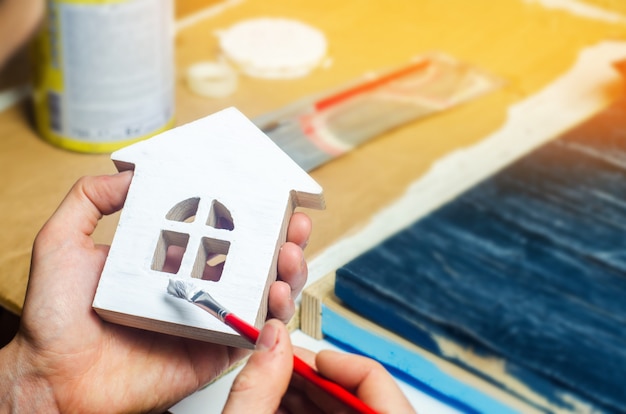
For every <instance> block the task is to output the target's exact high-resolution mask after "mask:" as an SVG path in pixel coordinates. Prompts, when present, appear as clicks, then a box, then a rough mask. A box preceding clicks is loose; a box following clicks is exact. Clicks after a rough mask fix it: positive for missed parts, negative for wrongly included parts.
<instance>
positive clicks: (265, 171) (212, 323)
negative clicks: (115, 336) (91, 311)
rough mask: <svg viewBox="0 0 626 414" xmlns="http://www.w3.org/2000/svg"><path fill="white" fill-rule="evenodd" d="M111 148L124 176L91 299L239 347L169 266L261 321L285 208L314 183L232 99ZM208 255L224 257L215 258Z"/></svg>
mask: <svg viewBox="0 0 626 414" xmlns="http://www.w3.org/2000/svg"><path fill="white" fill-rule="evenodd" d="M112 158H113V159H114V160H115V162H116V165H117V167H118V169H119V170H128V169H133V170H134V176H133V181H132V183H131V186H130V189H129V192H128V196H127V198H126V202H125V205H124V209H123V211H122V214H121V217H120V222H119V225H118V228H117V230H116V233H115V237H114V239H113V243H112V245H111V249H110V251H109V255H108V257H107V261H106V264H105V266H104V270H103V272H102V276H101V278H100V283H99V285H98V290H97V292H96V297H95V299H94V303H93V306H94V308H95V309H96V311H97V312H98V313H99V314H100V315H101V316H102V317H103V318H104V319H107V320H110V321H113V322H117V323H121V324H124V325H129V326H134V327H139V328H143V329H149V330H155V331H158V332H164V333H169V334H173V335H179V336H185V337H189V338H193V339H200V340H205V341H211V342H217V343H221V344H226V345H233V346H240V347H250V346H251V344H249V343H248V341H247V340H246V339H244V338H241V337H240V336H239V335H238V334H236V333H235V332H234V331H233V330H231V329H230V328H229V327H227V326H226V325H224V324H223V323H222V322H220V321H219V320H218V319H217V318H214V317H212V316H210V315H208V314H207V313H206V312H204V311H202V310H200V309H199V308H197V307H196V306H193V305H191V304H189V303H187V302H186V301H184V300H180V299H175V298H173V297H171V296H170V295H168V294H167V288H166V287H167V284H168V281H169V278H183V279H190V280H194V284H195V285H196V286H198V287H201V288H203V289H205V290H207V291H208V292H209V293H210V294H211V295H212V296H213V297H214V298H215V299H216V300H217V301H218V302H219V303H221V304H222V305H223V306H225V307H226V308H227V309H229V310H230V311H232V312H233V313H234V314H236V315H238V316H239V317H240V318H242V319H243V320H245V321H247V322H248V323H250V324H253V325H255V326H256V327H257V328H260V327H261V326H262V324H263V323H264V321H265V318H266V315H267V295H268V292H269V287H270V284H271V283H272V282H273V281H275V280H276V268H277V258H278V251H279V249H280V247H281V245H282V244H283V243H284V242H285V239H286V234H287V226H288V223H289V218H290V217H291V214H292V213H293V211H294V209H295V208H296V207H306V208H323V207H324V201H323V197H322V189H321V187H320V186H319V185H318V184H317V183H316V182H315V181H314V180H313V179H312V178H310V177H309V176H308V175H307V174H306V173H305V172H304V171H303V170H302V169H301V168H300V167H298V165H297V164H295V163H294V162H293V161H292V160H291V159H290V158H289V157H288V156H287V155H286V154H285V153H283V152H282V151H281V150H280V149H279V148H278V147H277V146H276V145H275V144H274V143H273V142H272V141H271V140H270V139H269V138H268V137H267V136H266V135H264V134H263V133H262V132H261V131H260V130H259V129H258V128H256V127H255V126H254V125H253V124H252V122H250V121H249V120H248V119H247V118H246V117H245V116H244V115H243V114H241V113H240V112H239V111H237V110H236V109H234V108H229V109H225V110H223V111H220V112H218V113H216V114H213V115H210V116H208V117H205V118H203V119H201V120H198V121H195V122H192V123H189V124H187V125H184V126H181V127H178V128H176V129H173V130H171V131H168V132H165V133H163V134H161V135H159V136H157V137H155V138H151V139H149V140H146V141H142V142H140V143H137V144H134V145H131V146H129V147H126V148H124V149H122V150H119V151H117V152H115V153H113V155H112ZM172 247H173V248H174V250H173V252H172V251H170V249H171V248H172ZM180 253H184V254H183V255H182V257H181V255H180ZM168 257H171V258H177V260H175V261H173V262H174V263H176V265H175V266H170V265H168ZM215 257H218V258H220V257H221V258H222V259H225V260H222V261H221V262H220V263H221V264H219V267H214V266H215V264H214V260H213V259H214V258H215Z"/></svg>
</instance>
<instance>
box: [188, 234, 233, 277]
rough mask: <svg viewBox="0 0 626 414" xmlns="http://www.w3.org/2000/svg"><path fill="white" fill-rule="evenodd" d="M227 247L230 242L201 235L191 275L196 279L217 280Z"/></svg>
mask: <svg viewBox="0 0 626 414" xmlns="http://www.w3.org/2000/svg"><path fill="white" fill-rule="evenodd" d="M229 248H230V243H229V242H227V241H225V240H216V239H210V238H208V237H203V238H202V242H201V243H200V249H198V256H197V257H196V262H195V263H194V266H193V270H192V272H191V276H192V277H195V278H196V279H202V280H210V281H212V282H219V280H220V279H221V278H222V272H223V271H224V264H225V263H226V256H227V255H228V249H229Z"/></svg>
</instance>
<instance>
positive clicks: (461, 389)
mask: <svg viewBox="0 0 626 414" xmlns="http://www.w3.org/2000/svg"><path fill="white" fill-rule="evenodd" d="M322 332H323V333H324V335H327V336H329V337H330V338H332V339H334V340H335V341H337V342H340V343H343V344H349V347H350V348H353V349H354V350H356V351H357V352H359V353H362V354H364V355H366V356H369V357H371V358H374V359H376V360H377V361H379V362H380V363H382V364H383V365H385V366H389V367H392V368H395V369H397V370H398V371H400V372H402V373H404V374H405V375H407V376H408V377H410V378H412V379H414V380H415V381H416V384H415V385H416V386H417V388H419V389H420V390H422V391H423V392H425V393H427V394H429V395H430V396H432V397H434V398H436V399H438V400H440V401H442V402H444V403H446V404H448V405H450V406H451V407H454V408H456V409H459V410H460V411H463V412H466V413H485V414H489V413H497V414H508V413H511V414H512V413H516V411H515V410H513V409H512V408H511V407H509V406H507V405H505V404H503V403H502V402H500V401H498V400H496V399H494V398H492V397H490V396H488V395H486V394H484V393H482V392H480V391H478V390H476V389H475V388H473V387H471V386H470V385H468V384H466V383H464V382H462V381H460V380H458V379H456V378H454V377H452V376H450V375H448V374H447V373H445V372H444V371H442V370H441V369H440V368H439V367H438V366H437V365H436V364H435V363H434V362H432V361H429V360H428V359H426V358H424V357H423V356H421V355H419V354H417V353H414V352H412V351H410V350H409V349H407V348H405V347H403V346H401V345H400V344H398V343H396V342H394V341H392V340H390V339H388V338H385V337H381V336H377V335H375V334H374V333H372V332H370V331H368V330H366V329H363V328H361V327H359V326H357V325H355V324H353V323H352V322H350V321H349V320H346V318H344V317H342V316H341V315H339V314H338V313H336V312H334V311H333V310H332V309H330V308H328V307H327V306H324V305H322Z"/></svg>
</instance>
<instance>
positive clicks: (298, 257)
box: [278, 242, 308, 298]
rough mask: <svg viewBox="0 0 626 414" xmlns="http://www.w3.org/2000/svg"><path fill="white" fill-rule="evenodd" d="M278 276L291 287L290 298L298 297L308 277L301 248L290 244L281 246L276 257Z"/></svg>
mask: <svg viewBox="0 0 626 414" xmlns="http://www.w3.org/2000/svg"><path fill="white" fill-rule="evenodd" d="M278 276H279V278H280V280H282V281H284V282H287V283H288V284H289V286H291V290H292V297H294V298H295V297H296V296H298V294H299V293H300V291H301V290H302V288H303V287H304V284H305V283H306V279H307V276H308V266H307V263H306V260H305V258H304V252H303V251H302V248H301V247H299V246H298V245H296V244H295V243H292V242H287V243H285V244H283V247H282V248H281V250H280V254H279V256H278Z"/></svg>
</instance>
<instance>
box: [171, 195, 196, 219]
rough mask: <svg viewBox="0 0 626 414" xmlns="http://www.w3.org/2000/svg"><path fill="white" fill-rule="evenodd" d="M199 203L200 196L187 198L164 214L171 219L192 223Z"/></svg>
mask: <svg viewBox="0 0 626 414" xmlns="http://www.w3.org/2000/svg"><path fill="white" fill-rule="evenodd" d="M199 204H200V198H198V197H193V198H188V199H187V200H184V201H181V202H180V203H178V204H176V205H175V206H174V207H172V209H171V210H170V211H168V213H167V214H166V215H165V218H166V219H168V220H172V221H180V222H184V223H192V222H193V221H194V220H195V218H196V214H197V213H198V205H199Z"/></svg>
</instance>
